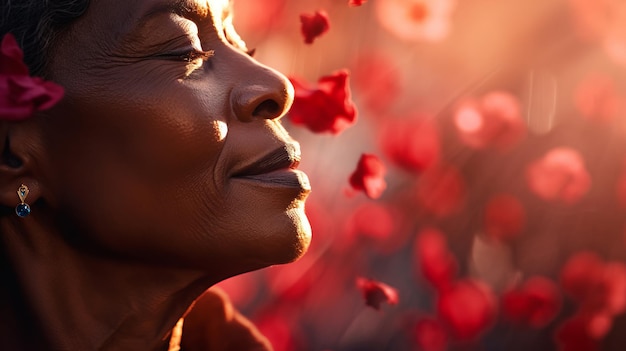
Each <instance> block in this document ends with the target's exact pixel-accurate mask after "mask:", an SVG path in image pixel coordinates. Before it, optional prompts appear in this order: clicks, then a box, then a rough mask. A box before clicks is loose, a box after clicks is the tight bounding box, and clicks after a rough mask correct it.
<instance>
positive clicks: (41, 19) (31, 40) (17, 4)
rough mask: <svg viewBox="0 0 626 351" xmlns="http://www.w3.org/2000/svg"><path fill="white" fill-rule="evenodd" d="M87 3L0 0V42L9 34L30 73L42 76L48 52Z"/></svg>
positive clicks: (84, 9)
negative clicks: (17, 46)
mask: <svg viewBox="0 0 626 351" xmlns="http://www.w3.org/2000/svg"><path fill="white" fill-rule="evenodd" d="M90 1H91V0H0V38H1V37H3V36H4V35H5V34H6V33H12V34H13V35H14V36H15V38H16V39H17V42H18V43H19V44H20V46H21V47H22V50H24V61H25V62H26V64H27V65H28V67H29V69H30V73H31V74H33V75H36V76H44V77H45V76H46V75H47V74H46V73H47V72H46V69H47V67H46V65H47V62H48V56H49V50H50V48H51V47H52V46H53V45H54V42H55V40H56V39H57V38H58V37H59V35H61V34H62V32H63V31H64V30H65V29H67V28H68V27H69V25H70V24H71V23H72V22H73V21H74V20H76V19H77V18H78V17H80V16H81V15H82V14H84V13H85V11H86V10H87V8H88V7H89V3H90Z"/></svg>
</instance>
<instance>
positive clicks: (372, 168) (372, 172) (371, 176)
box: [350, 154, 387, 199]
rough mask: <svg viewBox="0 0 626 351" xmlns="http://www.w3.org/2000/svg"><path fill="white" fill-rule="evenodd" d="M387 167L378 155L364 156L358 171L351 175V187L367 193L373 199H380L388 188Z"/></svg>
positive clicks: (358, 165)
mask: <svg viewBox="0 0 626 351" xmlns="http://www.w3.org/2000/svg"><path fill="white" fill-rule="evenodd" d="M386 172H387V171H386V169H385V165H384V164H383V163H382V162H381V161H380V159H379V158H378V157H377V156H376V155H371V154H362V155H361V158H360V159H359V163H358V164H357V167H356V170H355V171H354V172H353V173H352V175H350V185H351V186H352V188H354V189H355V190H360V191H363V192H365V195H367V197H369V198H371V199H377V198H379V197H380V196H381V195H382V193H383V191H385V189H386V188H387V183H386V182H385V173H386Z"/></svg>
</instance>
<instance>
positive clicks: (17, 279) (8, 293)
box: [0, 216, 220, 351]
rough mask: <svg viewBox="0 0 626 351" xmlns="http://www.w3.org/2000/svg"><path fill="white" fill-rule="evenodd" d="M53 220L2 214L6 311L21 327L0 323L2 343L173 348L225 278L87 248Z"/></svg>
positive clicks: (70, 347) (0, 233) (15, 345)
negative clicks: (191, 311)
mask: <svg viewBox="0 0 626 351" xmlns="http://www.w3.org/2000/svg"><path fill="white" fill-rule="evenodd" d="M51 227H53V226H50V225H41V221H38V220H37V219H35V218H32V217H29V218H27V219H20V218H17V217H15V216H3V217H1V218H0V240H2V241H3V243H2V250H4V252H2V253H1V255H2V257H1V258H2V262H1V264H2V265H3V266H2V271H1V273H0V274H2V277H1V278H2V279H3V282H7V283H6V284H5V283H3V287H2V288H0V290H2V291H1V293H0V297H1V298H2V300H1V302H0V303H2V304H4V306H2V307H3V308H2V309H0V311H1V312H0V314H3V315H4V316H3V318H4V319H5V320H10V321H11V322H12V323H9V324H12V325H13V326H14V329H15V330H8V329H4V330H0V344H1V345H3V346H4V345H11V346H12V347H11V349H16V350H17V349H20V350H22V349H63V350H103V351H104V350H167V347H168V342H169V341H168V336H169V333H170V331H171V330H172V328H173V327H174V326H175V324H176V322H177V321H178V320H179V319H180V318H181V317H182V315H183V314H184V313H185V311H186V310H187V309H188V308H189V306H190V305H191V303H192V302H193V301H194V300H195V299H196V298H197V297H198V296H199V295H200V294H201V293H202V292H203V291H205V290H206V289H208V288H209V287H210V286H211V285H212V284H214V283H216V282H217V281H219V280H220V278H216V277H213V278H212V277H210V276H207V275H206V273H203V272H198V271H189V270H181V269H166V268H162V267H155V266H154V265H142V264H139V263H136V262H128V261H124V260H121V259H119V258H117V259H115V258H111V257H106V256H104V255H98V254H94V253H93V252H92V253H85V252H86V251H85V250H80V249H79V248H77V247H76V246H74V245H71V244H69V243H68V241H67V240H66V239H64V238H66V237H67V234H68V233H61V232H60V231H56V230H49V229H47V230H44V228H51ZM63 234H65V235H63ZM72 235H76V233H72ZM34 340H37V341H34ZM33 342H37V343H38V344H37V345H33Z"/></svg>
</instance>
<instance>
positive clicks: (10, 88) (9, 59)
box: [0, 34, 63, 121]
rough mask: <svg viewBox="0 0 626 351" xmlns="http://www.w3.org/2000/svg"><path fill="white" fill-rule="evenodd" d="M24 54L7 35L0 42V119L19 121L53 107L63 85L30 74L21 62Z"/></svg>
mask: <svg viewBox="0 0 626 351" xmlns="http://www.w3.org/2000/svg"><path fill="white" fill-rule="evenodd" d="M23 59H24V53H23V52H22V49H20V47H19V46H18V45H17V41H16V40H15V38H14V37H13V35H11V34H6V35H5V36H4V38H3V39H2V44H1V45H0V119H1V120H7V121H19V120H24V119H26V118H28V117H30V116H31V115H32V114H33V113H35V112H36V111H43V110H46V109H49V108H51V107H52V106H54V105H55V104H56V103H57V102H59V100H61V98H62V97H63V88H62V87H60V86H59V85H57V84H54V83H52V82H47V81H44V80H43V79H41V78H39V77H31V76H30V75H29V74H28V67H27V66H26V64H24V62H23Z"/></svg>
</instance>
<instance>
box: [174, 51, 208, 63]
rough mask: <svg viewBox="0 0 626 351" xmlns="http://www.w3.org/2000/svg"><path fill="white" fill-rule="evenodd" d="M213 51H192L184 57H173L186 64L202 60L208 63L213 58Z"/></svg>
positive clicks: (183, 55) (184, 54)
mask: <svg viewBox="0 0 626 351" xmlns="http://www.w3.org/2000/svg"><path fill="white" fill-rule="evenodd" d="M213 54H214V52H213V50H208V51H200V50H191V51H188V52H185V53H183V54H182V55H173V57H174V58H177V59H180V60H182V61H185V62H193V61H195V60H197V59H202V61H206V60H208V59H209V58H211V57H212V56H213Z"/></svg>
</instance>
